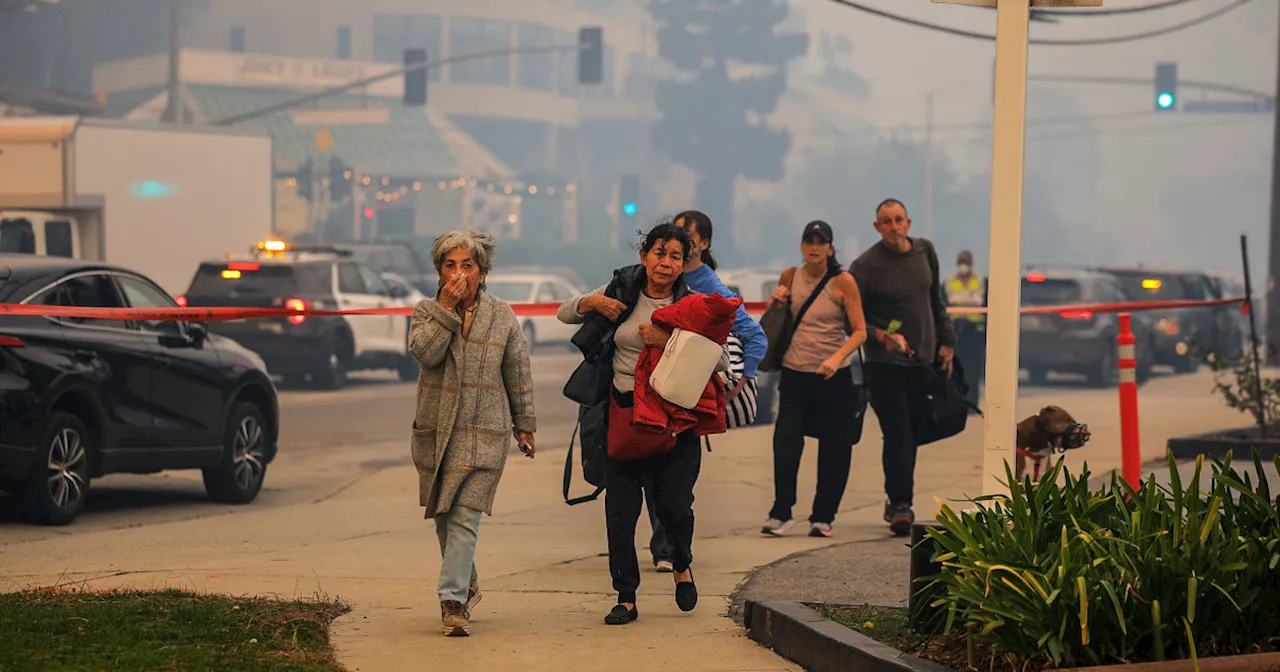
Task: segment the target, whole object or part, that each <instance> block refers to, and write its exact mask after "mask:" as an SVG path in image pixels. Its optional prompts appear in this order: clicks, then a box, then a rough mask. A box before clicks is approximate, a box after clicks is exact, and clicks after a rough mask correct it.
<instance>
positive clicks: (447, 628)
mask: <svg viewBox="0 0 1280 672" xmlns="http://www.w3.org/2000/svg"><path fill="white" fill-rule="evenodd" d="M440 621H441V624H442V628H441V629H442V630H443V631H444V634H445V636H446V637H466V636H467V635H470V634H471V614H469V613H467V605H465V604H463V603H461V602H459V601H457V600H445V601H444V602H441V603H440Z"/></svg>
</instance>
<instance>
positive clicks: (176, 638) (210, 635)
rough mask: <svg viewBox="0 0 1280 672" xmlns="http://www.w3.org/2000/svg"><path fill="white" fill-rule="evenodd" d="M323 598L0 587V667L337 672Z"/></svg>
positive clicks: (329, 610) (15, 670)
mask: <svg viewBox="0 0 1280 672" xmlns="http://www.w3.org/2000/svg"><path fill="white" fill-rule="evenodd" d="M348 611H350V608H349V607H347V606H346V605H344V604H342V603H340V602H338V601H334V600H329V599H322V598H315V599H309V600H276V599H266V598H237V597H229V596H223V595H201V594H196V593H190V592H184V591H177V590H169V591H162V592H133V591H111V592H80V591H78V590H76V589H70V590H66V589H56V590H50V589H43V590H32V591H23V592H19V593H5V594H0V672H27V671H32V672H34V671H36V670H63V671H66V672H79V671H86V672H87V671H89V670H108V669H109V670H119V671H122V672H128V671H132V670H148V671H150V670H166V671H169V670H217V671H231V670H234V671H236V672H340V671H341V670H342V667H341V666H340V665H338V664H337V662H336V661H335V660H334V658H333V651H332V649H331V648H330V646H329V624H330V623H331V622H332V621H333V619H335V618H337V617H338V616H341V615H342V614H345V613H346V612H348Z"/></svg>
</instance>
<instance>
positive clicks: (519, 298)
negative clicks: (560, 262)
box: [485, 272, 582, 347]
mask: <svg viewBox="0 0 1280 672" xmlns="http://www.w3.org/2000/svg"><path fill="white" fill-rule="evenodd" d="M485 288H486V289H485V291H487V292H489V294H490V296H494V297H497V298H499V299H502V300H503V301H506V302H507V303H510V304H513V305H514V304H521V303H564V302H565V301H567V300H568V299H571V298H573V297H575V296H577V295H578V294H581V293H582V290H580V289H578V288H577V287H575V286H574V285H573V283H571V282H569V281H568V280H565V279H564V278H562V277H560V276H558V275H546V274H529V275H517V274H514V273H506V272H503V273H495V274H493V275H490V276H489V277H488V278H486V279H485ZM518 320H519V322H520V328H521V329H523V330H524V340H525V341H527V342H528V343H529V346H530V347H533V346H537V345H546V344H557V345H565V344H568V343H569V339H571V338H573V334H574V333H575V332H576V331H577V330H578V329H577V326H576V325H572V324H564V323H562V322H561V321H560V320H558V319H556V316H555V315H537V316H533V317H528V316H524V315H522V316H520V317H519V318H518Z"/></svg>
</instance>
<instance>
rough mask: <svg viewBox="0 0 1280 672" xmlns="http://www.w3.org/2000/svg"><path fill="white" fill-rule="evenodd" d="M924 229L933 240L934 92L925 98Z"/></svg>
mask: <svg viewBox="0 0 1280 672" xmlns="http://www.w3.org/2000/svg"><path fill="white" fill-rule="evenodd" d="M924 230H925V238H928V239H929V240H931V241H932V240H933V94H932V93H930V94H928V95H927V96H925V99H924Z"/></svg>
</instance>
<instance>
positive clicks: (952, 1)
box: [933, 0, 1102, 8]
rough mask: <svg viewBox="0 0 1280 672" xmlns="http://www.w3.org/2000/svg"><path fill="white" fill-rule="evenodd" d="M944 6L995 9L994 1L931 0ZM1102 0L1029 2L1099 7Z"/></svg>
mask: <svg viewBox="0 0 1280 672" xmlns="http://www.w3.org/2000/svg"><path fill="white" fill-rule="evenodd" d="M933 1H934V2H935V3H940V4H944V5H970V6H972V7H995V6H996V0H933ZM1101 6H1102V0H1031V7H1032V8H1036V7H1101Z"/></svg>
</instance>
